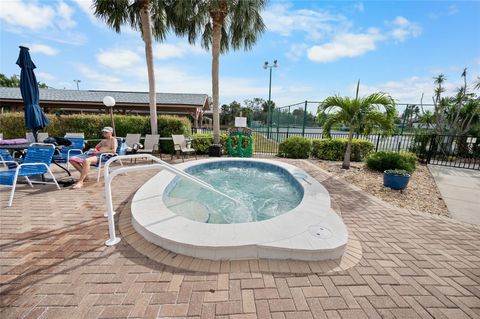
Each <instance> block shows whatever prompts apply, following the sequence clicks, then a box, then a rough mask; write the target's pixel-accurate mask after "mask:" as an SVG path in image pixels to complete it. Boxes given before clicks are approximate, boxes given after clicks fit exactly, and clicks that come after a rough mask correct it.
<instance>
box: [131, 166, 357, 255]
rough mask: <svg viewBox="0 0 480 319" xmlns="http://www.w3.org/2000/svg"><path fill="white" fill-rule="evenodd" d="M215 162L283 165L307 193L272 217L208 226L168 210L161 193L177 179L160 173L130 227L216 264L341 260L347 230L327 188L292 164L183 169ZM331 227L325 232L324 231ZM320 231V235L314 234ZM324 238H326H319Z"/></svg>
mask: <svg viewBox="0 0 480 319" xmlns="http://www.w3.org/2000/svg"><path fill="white" fill-rule="evenodd" d="M214 161H252V162H262V163H268V164H271V165H275V166H279V167H281V168H283V169H285V170H286V171H287V172H289V173H290V174H292V175H293V176H295V177H296V179H297V180H298V181H299V183H300V185H301V186H302V187H303V189H304V196H303V198H302V200H301V202H300V204H299V205H298V206H297V207H295V208H294V209H292V210H290V211H288V212H286V213H284V214H282V215H279V216H276V217H274V218H271V219H267V220H263V221H257V222H250V223H238V224H207V223H202V222H197V221H193V220H190V219H188V218H185V217H182V216H179V215H177V214H175V213H173V212H172V211H171V210H170V209H168V208H167V206H166V205H165V203H164V202H163V193H164V191H165V189H166V188H167V186H168V185H169V184H170V182H172V181H173V179H174V178H175V176H176V175H174V174H173V173H170V172H167V171H162V172H160V173H158V174H157V175H155V176H154V177H152V178H151V179H150V180H149V181H147V182H146V183H145V184H144V185H143V186H142V187H141V188H140V189H139V190H138V191H137V192H136V193H135V196H134V197H133V200H132V207H131V211H132V225H133V227H134V228H135V230H136V231H137V232H138V233H140V234H141V235H142V236H143V237H144V238H145V239H146V240H148V241H149V242H152V243H154V244H156V245H159V246H161V247H163V248H165V249H168V250H170V251H173V252H175V253H178V254H182V255H187V256H192V257H196V258H204V259H212V260H238V259H257V258H271V259H295V260H328V259H337V258H339V257H341V256H342V254H343V252H344V250H345V246H346V244H347V241H348V232H347V228H346V227H345V224H344V223H343V221H342V219H341V218H340V216H338V215H337V214H336V213H335V212H334V211H333V210H332V209H331V207H330V195H329V194H328V191H327V190H326V189H325V187H324V186H323V185H322V184H320V183H319V182H318V181H317V180H316V179H314V178H312V177H311V176H309V175H308V174H307V173H305V172H304V171H303V170H301V169H299V168H298V167H295V166H293V165H290V164H287V163H283V162H277V161H271V160H265V159H239V158H219V159H203V160H198V161H190V162H187V163H182V164H178V165H176V166H177V167H178V168H180V169H183V170H184V169H186V168H188V167H191V166H195V165H199V164H204V163H212V162H214ZM320 227H322V228H323V229H327V230H324V231H322V230H321V228H320ZM317 233H320V235H319V236H317V235H315V234H317ZM320 237H322V238H320Z"/></svg>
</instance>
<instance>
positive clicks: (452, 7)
mask: <svg viewBox="0 0 480 319" xmlns="http://www.w3.org/2000/svg"><path fill="white" fill-rule="evenodd" d="M457 13H458V7H457V6H456V5H455V4H451V5H449V6H448V11H447V15H449V16H452V15H454V14H457Z"/></svg>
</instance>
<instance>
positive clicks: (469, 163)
mask: <svg viewBox="0 0 480 319" xmlns="http://www.w3.org/2000/svg"><path fill="white" fill-rule="evenodd" d="M198 132H200V131H198ZM201 132H202V133H211V132H212V131H211V130H201ZM222 133H225V131H222ZM253 134H254V139H255V147H254V152H255V154H256V155H276V154H277V153H278V145H279V144H280V143H281V142H282V141H284V140H285V139H287V138H289V137H291V136H303V137H305V138H308V139H312V140H313V139H323V138H327V137H326V136H325V135H324V134H323V133H322V132H321V129H320V128H308V127H306V128H297V129H295V128H290V127H289V128H285V127H276V128H274V129H272V128H271V127H270V129H268V128H267V127H257V128H255V129H254V132H253ZM331 137H332V138H347V137H348V134H347V133H346V132H332V133H331ZM354 138H356V139H362V140H367V141H370V142H372V143H373V144H374V145H375V151H376V152H377V151H392V152H401V151H407V152H413V153H415V154H416V155H417V157H418V159H419V160H420V161H422V162H424V163H428V164H432V165H442V166H450V167H459V168H467V169H475V170H480V138H479V137H474V136H454V135H436V134H412V133H403V134H393V135H382V134H371V135H355V136H354Z"/></svg>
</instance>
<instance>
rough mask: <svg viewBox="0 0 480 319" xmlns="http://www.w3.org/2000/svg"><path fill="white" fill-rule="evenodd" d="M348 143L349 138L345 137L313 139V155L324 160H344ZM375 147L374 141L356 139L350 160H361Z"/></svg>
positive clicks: (353, 142)
mask: <svg viewBox="0 0 480 319" xmlns="http://www.w3.org/2000/svg"><path fill="white" fill-rule="evenodd" d="M347 143H348V140H347V139H345V138H332V139H321V140H313V141H312V155H313V156H314V157H316V158H318V159H322V160H328V161H343V157H344V155H345V151H346V149H347ZM374 149H375V145H374V144H373V143H372V142H370V141H365V140H357V139H354V140H353V141H352V154H351V156H350V160H351V161H354V162H360V161H362V160H363V159H364V158H365V157H366V156H367V155H368V154H369V153H371V152H372V151H373V150H374Z"/></svg>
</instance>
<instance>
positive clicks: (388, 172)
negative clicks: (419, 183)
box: [385, 169, 410, 176]
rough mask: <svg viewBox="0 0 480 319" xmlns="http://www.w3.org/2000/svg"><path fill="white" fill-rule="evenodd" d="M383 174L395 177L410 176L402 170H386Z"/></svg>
mask: <svg viewBox="0 0 480 319" xmlns="http://www.w3.org/2000/svg"><path fill="white" fill-rule="evenodd" d="M385 173H387V174H390V175H395V176H410V173H409V172H408V171H406V170H404V169H387V170H386V171H385Z"/></svg>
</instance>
